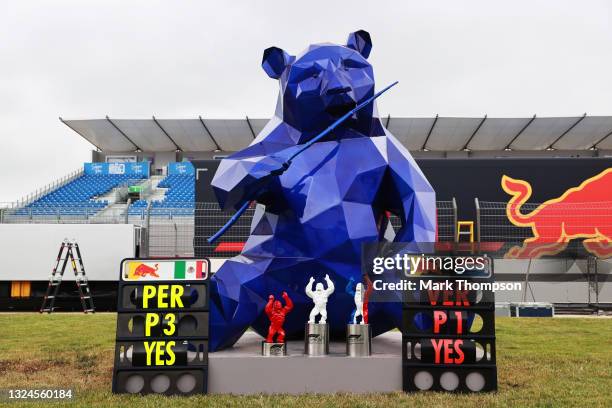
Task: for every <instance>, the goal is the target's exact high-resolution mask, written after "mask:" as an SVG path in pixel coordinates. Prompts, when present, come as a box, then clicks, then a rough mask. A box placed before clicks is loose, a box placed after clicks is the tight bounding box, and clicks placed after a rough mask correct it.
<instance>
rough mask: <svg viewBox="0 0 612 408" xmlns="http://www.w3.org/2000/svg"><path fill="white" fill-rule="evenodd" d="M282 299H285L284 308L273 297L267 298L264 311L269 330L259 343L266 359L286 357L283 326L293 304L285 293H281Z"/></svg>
mask: <svg viewBox="0 0 612 408" xmlns="http://www.w3.org/2000/svg"><path fill="white" fill-rule="evenodd" d="M283 299H285V306H284V307H283V304H282V303H281V301H280V300H274V295H270V296H269V297H268V304H266V308H265V311H266V314H267V315H268V318H269V319H270V328H269V329H268V337H266V341H264V342H262V343H261V354H262V355H263V356H266V357H270V356H286V355H287V344H286V343H285V330H283V324H284V323H285V317H286V316H287V314H288V313H289V312H291V309H293V302H292V301H291V298H290V297H289V295H287V292H283ZM274 336H276V341H274Z"/></svg>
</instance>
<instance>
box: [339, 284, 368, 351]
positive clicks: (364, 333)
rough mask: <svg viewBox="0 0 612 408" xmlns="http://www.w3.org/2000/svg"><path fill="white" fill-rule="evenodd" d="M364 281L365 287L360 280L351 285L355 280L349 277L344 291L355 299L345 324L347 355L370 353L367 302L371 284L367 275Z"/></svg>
mask: <svg viewBox="0 0 612 408" xmlns="http://www.w3.org/2000/svg"><path fill="white" fill-rule="evenodd" d="M365 281H366V285H365V287H364V284H363V283H361V282H359V283H357V285H355V287H353V285H354V284H355V280H354V279H353V278H352V277H351V279H350V280H349V282H348V284H347V285H346V290H345V291H346V293H348V294H349V295H351V296H352V297H353V299H354V301H355V309H353V312H352V313H351V317H350V318H349V321H348V324H347V325H346V354H347V355H348V356H349V357H368V356H370V355H371V354H372V335H371V331H370V325H369V324H368V323H369V322H368V318H369V313H368V304H369V300H370V294H371V293H372V289H373V285H372V281H371V280H370V278H369V277H368V276H367V275H366V276H365ZM359 318H361V319H359Z"/></svg>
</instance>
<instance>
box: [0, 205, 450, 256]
mask: <svg viewBox="0 0 612 408" xmlns="http://www.w3.org/2000/svg"><path fill="white" fill-rule="evenodd" d="M255 208H256V207H255V206H252V207H250V208H249V209H248V210H247V211H246V212H245V213H244V214H243V215H242V217H240V219H239V220H238V221H237V222H236V223H235V224H234V225H233V226H232V227H231V228H230V229H229V230H228V231H227V232H226V233H225V234H224V235H223V237H221V238H220V239H219V241H218V242H215V243H214V244H212V245H211V244H209V243H208V242H207V241H206V238H208V237H210V236H211V235H213V234H214V233H215V232H217V231H218V230H219V229H220V228H221V227H222V226H223V225H224V224H225V223H226V222H227V221H228V220H229V219H230V217H231V216H232V215H233V214H234V211H223V210H221V209H220V207H219V205H218V204H217V203H195V204H194V203H188V204H187V203H186V204H185V205H182V206H180V207H178V208H161V207H152V206H148V207H146V208H138V209H135V208H134V207H131V208H130V207H129V204H127V203H126V204H115V205H112V206H109V207H106V208H103V209H102V210H99V211H96V210H93V209H91V208H89V207H86V206H83V203H79V204H74V205H62V206H57V207H47V209H48V210H49V211H48V212H49V213H48V214H40V213H35V212H32V211H28V210H27V209H26V211H25V212H24V208H23V207H22V208H9V209H4V210H3V212H2V214H1V215H0V222H2V223H13V224H15V223H21V224H24V223H25V224H36V223H39V224H134V225H136V226H138V227H139V231H138V232H139V234H142V237H141V238H140V239H139V240H138V242H139V243H140V255H141V256H157V257H178V256H207V257H230V256H234V255H236V254H238V253H239V252H240V251H241V249H242V246H243V244H244V242H245V241H246V240H247V238H248V237H249V235H250V231H251V222H252V219H253V216H254V215H255ZM262 210H263V207H262ZM456 219H457V207H456V204H455V202H454V200H453V201H438V202H437V221H438V240H439V241H452V240H453V239H454V236H455V227H456ZM390 223H391V226H392V227H393V229H394V230H395V231H397V230H398V229H399V228H400V227H401V220H400V219H399V218H398V217H396V216H394V215H391V216H390Z"/></svg>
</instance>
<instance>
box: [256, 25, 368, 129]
mask: <svg viewBox="0 0 612 408" xmlns="http://www.w3.org/2000/svg"><path fill="white" fill-rule="evenodd" d="M371 49H372V41H371V39H370V34H368V33H367V32H366V31H363V30H360V31H356V32H354V33H352V34H350V35H349V38H348V41H347V44H346V45H337V44H328V43H325V44H314V45H311V46H309V47H308V48H307V49H306V51H304V53H302V54H301V55H299V56H298V57H294V56H291V55H289V54H288V53H286V52H285V51H283V50H281V49H280V48H277V47H271V48H268V49H266V50H265V51H264V55H263V60H262V67H263V69H264V71H265V72H266V73H267V74H268V76H270V77H271V78H274V79H278V80H279V81H280V88H281V91H280V98H279V104H278V106H277V112H276V116H278V117H280V118H281V119H282V120H283V121H285V122H286V123H288V124H289V125H291V126H292V127H294V128H296V129H297V130H299V131H300V132H306V133H308V132H312V133H315V132H319V131H321V130H323V129H325V128H326V127H327V126H329V125H330V124H331V123H333V122H334V121H335V120H337V119H338V118H339V117H341V116H342V115H344V114H345V113H347V112H348V111H350V110H351V109H353V108H354V107H355V106H356V105H357V104H359V103H360V102H362V101H364V100H366V99H367V98H369V97H371V96H372V95H374V71H373V69H372V65H370V63H369V62H368V61H367V58H368V56H369V55H370V51H371ZM373 109H374V108H373V105H370V106H367V107H365V108H364V109H362V110H361V111H359V113H358V114H357V116H356V117H354V118H353V120H352V122H353V125H358V124H359V123H362V125H364V124H365V125H366V126H368V123H371V121H372V120H371V118H372V114H373Z"/></svg>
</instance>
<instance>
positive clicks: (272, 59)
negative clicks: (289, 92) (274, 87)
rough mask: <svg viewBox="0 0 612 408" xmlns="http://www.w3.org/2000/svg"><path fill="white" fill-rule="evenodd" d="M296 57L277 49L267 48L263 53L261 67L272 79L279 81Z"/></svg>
mask: <svg viewBox="0 0 612 408" xmlns="http://www.w3.org/2000/svg"><path fill="white" fill-rule="evenodd" d="M294 59H295V57H293V56H291V55H289V54H287V53H286V52H285V51H283V50H281V49H280V48H277V47H270V48H267V49H266V50H265V51H264V53H263V58H262V60H261V67H262V68H263V70H264V71H266V74H268V76H269V77H270V78H274V79H278V78H280V77H281V75H282V74H283V71H284V70H285V68H286V67H287V65H289V64H291V63H292V62H293V60H294Z"/></svg>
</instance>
